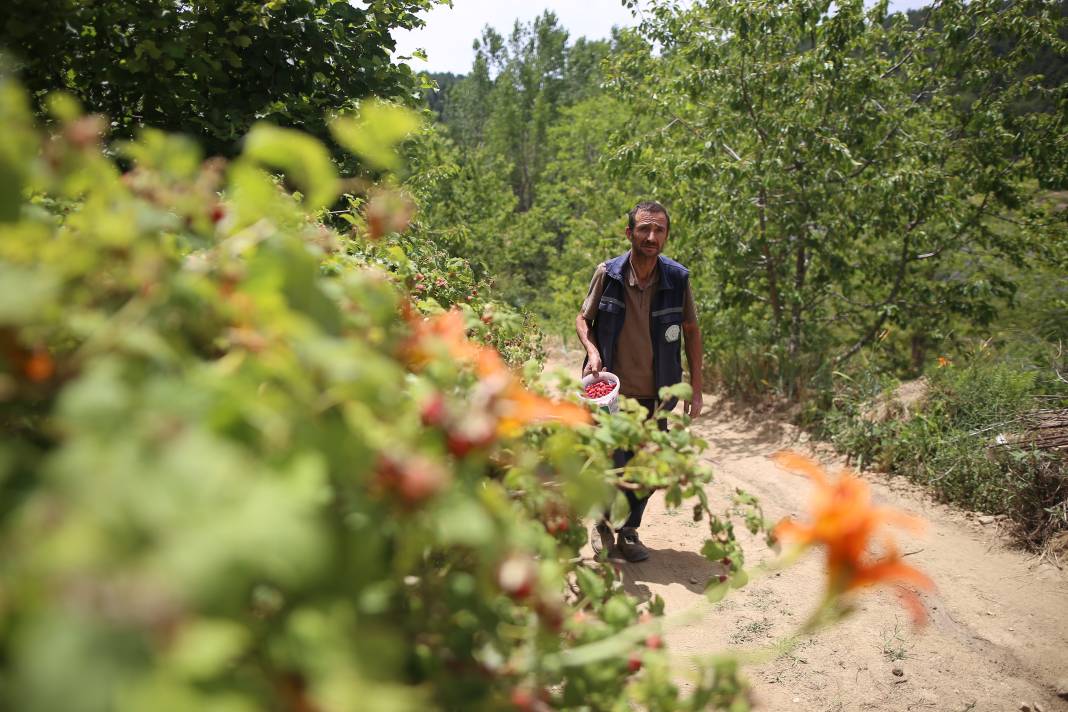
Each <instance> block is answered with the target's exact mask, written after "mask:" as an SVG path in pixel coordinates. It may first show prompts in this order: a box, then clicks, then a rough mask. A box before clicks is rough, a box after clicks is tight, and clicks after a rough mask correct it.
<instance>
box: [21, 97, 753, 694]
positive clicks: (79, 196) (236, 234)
mask: <svg viewBox="0 0 1068 712" xmlns="http://www.w3.org/2000/svg"><path fill="white" fill-rule="evenodd" d="M52 106H53V110H54V111H55V113H56V116H57V120H58V121H59V131H58V133H57V134H56V135H55V136H52V137H41V136H39V135H38V133H37V131H36V130H35V128H34V127H33V125H32V122H31V119H30V112H29V108H28V103H27V101H26V97H25V96H24V95H23V94H22V92H21V91H20V90H19V89H18V88H17V87H16V86H14V85H13V84H12V83H11V82H10V81H7V80H0V117H2V118H3V123H4V126H5V131H4V132H3V133H2V134H0V175H3V176H5V180H6V181H7V183H6V184H7V185H10V186H11V189H9V190H6V191H5V192H4V195H3V199H4V200H3V201H2V202H0V279H2V280H3V283H4V286H5V289H4V291H3V293H2V295H0V428H2V430H3V432H4V435H5V437H4V439H3V440H2V441H0V542H3V544H2V545H0V546H2V549H3V553H2V556H0V659H3V660H4V661H5V665H4V670H3V673H2V683H0V706H2V707H4V708H5V709H19V710H26V711H28V712H34V711H36V710H53V709H66V710H71V711H72V712H81V711H83V710H84V711H86V712H89V711H95V710H112V709H119V710H123V709H130V710H142V709H169V710H199V709H208V708H210V709H221V710H234V711H238V710H252V709H279V710H299V709H312V708H315V709H324V710H346V709H407V708H412V707H416V706H420V707H423V706H431V707H442V708H461V707H463V708H506V707H509V706H513V707H516V708H520V709H538V708H539V706H540V708H544V705H546V704H551V705H553V706H557V705H564V706H580V705H586V706H589V707H594V708H599V709H605V708H613V707H615V708H618V707H620V706H625V705H626V704H628V703H627V702H625V700H627V699H638V700H645V701H646V702H647V703H650V704H652V702H651V701H655V706H656V708H657V709H665V710H668V709H680V708H685V707H686V706H687V705H690V706H697V705H702V706H703V705H704V704H705V702H704V700H713V699H714V701H715V704H716V705H718V706H720V707H723V708H728V707H729V708H731V709H735V710H740V709H745V708H746V706H747V702H746V697H745V687H744V684H742V683H741V682H740V680H739V678H738V676H737V665H736V664H734V663H733V662H723V661H721V660H717V661H714V662H708V663H702V664H701V665H700V666H699V667H700V673H701V678H700V679H701V681H700V683H699V684H698V685H697V687H696V688H695V691H694V693H693V694H694V696H693V698H687V699H682V698H681V697H680V693H679V691H678V688H677V687H676V686H675V685H674V684H673V683H672V681H671V679H670V676H669V675H668V674H666V670H667V666H666V657H665V653H664V652H663V651H662V650H660V649H659V646H656V647H655V648H654V647H653V646H642V645H641V641H643V640H646V638H647V637H648V636H649V635H650V634H653V633H656V632H657V631H659V630H660V627H661V626H660V623H658V622H657V620H656V619H655V618H654V619H649V620H643V621H642V622H640V623H639V602H638V601H636V600H635V599H633V598H631V597H629V596H627V595H626V594H625V593H624V592H623V591H622V583H621V581H620V580H619V577H618V576H617V575H616V573H615V571H614V570H613V569H612V567H609V566H604V565H603V562H598V561H588V560H583V559H582V558H581V557H579V556H578V549H579V547H581V546H582V545H583V544H584V542H585V539H586V535H585V532H584V529H583V528H582V527H581V526H580V524H579V521H580V520H579V517H580V516H581V515H583V514H585V513H587V512H588V511H590V510H591V509H592V510H595V511H596V510H599V509H600V508H602V507H604V506H605V505H606V504H607V503H608V502H610V501H611V500H612V498H613V492H615V488H614V487H613V485H615V484H616V483H617V482H618V477H619V476H620V475H621V476H622V477H623V478H624V481H625V482H628V483H630V485H631V486H633V487H638V488H652V487H661V488H664V489H665V490H666V496H667V501H668V503H669V505H670V506H673V507H678V506H681V505H682V504H683V503H684V502H685V501H687V500H692V501H694V509H695V515H699V516H700V517H701V518H703V519H704V520H705V521H706V522H707V523H708V526H709V543H708V545H707V546H706V549H705V551H706V554H707V555H709V556H713V557H715V558H716V559H717V560H720V559H723V558H724V557H729V562H730V563H729V564H725V565H724V564H721V565H723V566H725V567H726V568H725V570H726V572H727V573H729V574H730V576H731V577H730V578H729V579H728V576H727V574H726V573H725V574H721V575H720V576H721V578H722V579H723V581H722V582H721V583H717V584H716V586H715V589H714V590H717V591H719V595H722V594H723V593H724V592H725V591H726V589H727V588H728V587H730V586H732V585H735V586H738V585H742V584H744V582H745V580H746V576H745V572H744V570H743V566H744V556H743V552H742V551H741V549H740V548H739V546H738V544H737V543H736V541H735V538H734V533H733V532H734V530H733V524H732V520H731V518H730V516H729V514H730V513H731V512H734V511H735V510H737V511H740V512H742V513H744V514H746V515H747V516H746V526H748V527H750V528H752V529H753V530H754V531H756V530H758V529H759V528H760V527H762V526H763V518H762V517H761V516H760V513H759V508H758V507H757V506H756V504H755V502H754V501H753V500H752V499H751V498H747V497H742V496H739V499H738V500H737V501H733V502H729V503H726V504H724V505H723V507H722V509H723V510H724V512H723V513H722V514H719V513H717V512H713V505H712V504H711V503H710V502H708V501H707V499H706V495H705V490H704V486H705V485H706V484H707V482H708V480H709V477H710V473H709V471H708V470H707V469H706V468H705V467H704V466H703V465H701V464H700V463H699V462H698V458H697V456H698V454H699V453H700V450H701V448H702V447H703V445H704V443H703V442H702V441H699V440H697V439H695V438H693V437H692V436H691V435H690V434H689V432H688V431H687V430H686V429H685V428H681V427H676V428H675V429H674V430H672V431H670V432H667V433H661V432H660V431H659V430H657V429H656V427H655V424H654V423H644V422H643V417H642V416H643V414H644V413H643V412H642V411H641V409H640V408H638V407H637V406H636V404H634V403H626V404H624V409H623V412H622V413H621V414H618V415H612V416H609V415H607V414H601V415H597V416H596V417H594V416H592V415H591V414H590V413H589V412H588V411H587V410H586V409H584V408H582V407H580V406H578V405H576V404H574V403H566V402H557V401H554V400H551V399H549V398H547V397H546V396H544V395H543V394H542V393H541V391H540V387H539V386H538V385H537V384H535V383H533V382H529V383H526V384H524V383H523V382H522V380H521V378H520V376H519V375H518V374H517V373H515V372H513V371H512V370H511V369H509V368H507V367H506V366H505V364H504V361H503V359H502V358H501V357H500V356H499V355H498V352H497V351H496V350H493V349H490V348H487V347H486V346H484V345H482V343H480V340H481V342H484V343H490V344H495V345H497V346H500V347H501V348H502V351H504V353H505V354H509V351H510V350H511V353H510V357H511V359H512V360H513V361H521V360H525V359H526V357H527V356H528V355H530V354H531V353H532V348H534V342H531V341H530V340H529V338H528V337H527V336H526V334H525V333H524V332H525V331H526V329H527V326H526V324H525V323H524V322H523V321H522V319H521V318H520V317H518V316H512V315H506V318H505V317H502V319H501V320H499V321H498V319H497V318H496V316H494V315H495V314H496V313H497V312H496V311H493V310H494V309H495V307H494V306H493V305H491V304H489V303H487V302H484V301H482V300H481V295H478V296H476V295H474V290H475V289H477V287H475V286H474V284H475V283H474V282H473V281H471V280H472V279H473V278H472V277H471V276H470V275H469V274H468V273H467V271H466V269H465V267H464V265H463V263H460V262H451V261H445V262H441V261H440V260H439V257H440V255H438V253H436V252H435V251H434V250H433V249H430V248H424V247H422V246H419V245H416V244H411V243H409V242H406V241H405V239H404V237H403V235H401V234H400V233H402V232H403V228H404V222H405V219H404V217H403V212H404V211H403V210H400V209H397V208H390V209H388V210H385V211H384V212H378V213H375V212H374V210H373V208H372V205H371V204H370V203H369V204H367V205H365V206H363V208H362V211H361V213H360V214H358V215H352V214H349V216H348V217H349V219H348V220H346V221H344V222H345V223H346V229H350V226H349V225H348V223H351V229H350V231H349V232H348V233H345V234H342V233H340V232H338V231H336V230H334V229H331V228H329V227H327V226H326V225H324V224H323V223H321V222H319V221H317V220H316V219H314V218H313V217H312V216H314V215H315V214H318V213H320V212H321V211H322V210H323V209H324V208H325V207H327V206H330V205H332V204H333V202H334V200H335V198H336V196H337V193H338V187H339V181H338V180H337V176H336V174H335V173H334V169H333V166H332V164H331V162H330V161H329V160H328V157H327V153H326V149H325V148H324V147H323V146H322V145H321V144H319V143H318V142H316V141H314V140H312V139H310V138H309V137H307V136H304V135H302V134H299V133H297V132H292V131H287V130H282V129H278V128H275V127H271V126H269V125H265V124H258V125H256V126H255V127H253V129H252V132H251V133H250V135H249V136H248V137H247V139H246V140H245V142H244V146H245V152H244V154H243V155H242V156H241V157H240V158H239V159H237V160H236V161H234V162H233V163H230V164H224V163H221V162H218V161H208V162H202V161H201V159H200V156H199V154H198V151H197V149H196V147H195V146H194V145H192V144H191V143H190V142H189V141H188V140H185V139H181V138H177V137H173V136H168V135H165V134H162V133H157V132H145V133H144V134H143V135H142V137H141V138H140V139H139V140H138V141H137V142H134V143H129V144H124V145H119V146H116V147H115V148H116V150H118V151H119V152H121V153H122V155H124V156H125V157H126V159H127V160H129V161H130V164H131V165H132V168H131V169H130V170H129V171H127V172H125V173H123V172H120V170H119V169H118V168H117V167H116V165H115V163H114V162H113V161H112V160H111V159H110V158H109V157H108V156H106V155H105V153H104V152H103V151H102V146H101V135H100V133H101V132H100V128H101V126H102V125H103V122H102V121H101V120H100V119H98V118H96V117H82V116H80V115H78V113H77V111H76V109H75V107H74V106H73V105H72V104H71V102H70V101H69V100H65V99H63V98H58V99H55V100H53V102H52ZM346 128H351V127H346ZM371 128H374V127H371ZM377 128H379V129H383V127H381V126H379V127H377ZM387 128H388V127H387ZM383 133H388V131H385V130H384V129H383V131H381V132H379V133H378V134H376V133H375V132H374V131H371V132H370V135H372V136H374V135H382V134H383ZM339 138H341V139H344V138H351V132H349V131H347V130H346V131H339ZM350 143H352V144H353V145H354V147H355V148H361V147H362V146H363V144H361V143H360V142H350ZM374 149H375V150H376V151H378V152H381V151H382V150H385V151H388V150H389V146H388V145H385V146H383V145H376V146H374ZM364 158H367V157H366V156H364ZM274 170H277V171H280V172H282V173H284V174H285V179H284V180H280V179H279V178H278V176H276V175H274V174H272V172H271V171H274ZM283 186H290V187H292V188H297V189H299V192H295V193H291V192H288V191H287V190H285V189H283ZM381 199H382V200H385V201H393V203H392V204H393V205H395V206H396V205H400V204H402V203H403V201H402V200H401V199H400V198H398V197H397V196H396V195H393V196H392V197H388V198H386V197H383V198H381ZM372 200H374V198H372ZM375 220H379V222H378V223H376V222H375ZM385 228H389V229H385ZM391 233H396V234H391ZM373 238H377V239H378V240H379V241H378V242H373ZM420 273H422V274H424V279H423V281H424V282H425V281H426V280H427V279H433V280H435V282H434V284H435V286H434V288H433V290H432V291H433V293H432V294H431V295H430V296H419V295H418V292H417V290H415V288H414V287H415V283H416V282H418V275H419V274H420ZM439 278H442V279H444V280H445V283H444V284H443V285H437V283H436V280H437V279H439ZM409 287H410V288H411V289H412V292H411V293H409V292H408V288H409ZM468 296H470V297H472V299H471V302H470V303H468V301H467V298H468ZM461 297H462V298H461ZM458 299H459V300H460V306H459V307H457V308H453V309H451V310H449V311H446V309H448V308H449V307H452V306H453V304H452V302H455V301H457V300H458ZM501 313H502V314H504V312H501ZM487 316H489V317H490V318H488V319H487ZM680 388H681V389H682V391H684V390H685V387H680ZM682 391H680V392H679V394H682ZM671 418H672V420H673V421H674V422H675V425H676V426H679V425H682V424H683V422H684V416H677V415H674V416H671ZM552 420H556V421H564V423H563V424H561V423H559V422H558V423H555V424H554V423H551V422H546V421H552ZM568 426H570V427H568ZM639 443H640V444H642V447H641V451H640V453H639V454H638V455H637V456H636V457H635V458H634V460H633V462H632V465H631V466H628V468H627V469H626V470H625V471H624V472H622V473H616V472H614V471H613V470H612V469H611V467H610V465H609V463H610V456H611V453H612V451H613V450H614V449H615V448H617V447H626V448H632V449H633V448H635V447H636V446H637V445H638V444H639ZM717 509H719V507H717ZM565 592H570V593H568V594H567V595H565ZM641 608H642V609H643V611H644V612H645V613H648V614H652V615H654V616H660V615H661V614H662V613H663V603H662V602H661V601H659V600H657V599H654V600H652V601H651V602H649V603H648V604H641ZM642 665H644V666H645V667H646V669H647V670H648V672H647V673H645V674H639V675H637V676H633V677H632V676H631V673H632V672H633V670H634V669H635V668H636V667H641V666H642Z"/></svg>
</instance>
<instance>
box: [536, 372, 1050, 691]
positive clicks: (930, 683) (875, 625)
mask: <svg viewBox="0 0 1068 712" xmlns="http://www.w3.org/2000/svg"><path fill="white" fill-rule="evenodd" d="M576 363H578V360H577V359H575V358H574V357H573V354H565V353H561V352H557V353H554V354H553V358H552V360H551V363H550V365H551V366H561V367H568V368H574V367H575V364H576ZM705 403H706V406H705V415H704V416H703V417H702V418H701V419H700V420H698V421H697V422H696V423H695V424H694V427H695V428H696V431H697V432H698V433H699V434H700V435H701V436H702V437H704V438H705V439H706V440H708V442H709V443H710V446H711V447H710V448H709V451H708V454H707V456H708V458H709V460H710V461H711V462H712V463H713V465H714V467H715V471H716V482H715V483H714V484H713V485H712V486H711V488H710V490H709V492H710V495H711V498H712V502H713V503H719V504H720V505H721V507H724V508H725V507H726V506H727V505H728V502H729V498H730V495H731V493H732V492H733V491H734V489H735V488H737V487H740V488H742V489H745V490H746V491H748V492H750V493H751V494H754V495H756V496H757V497H759V498H760V502H761V505H762V506H763V508H764V512H765V514H766V515H767V516H768V517H769V518H770V519H772V520H777V519H779V518H781V517H783V516H787V515H791V514H793V515H800V516H803V515H804V512H805V510H806V505H807V501H808V495H809V484H808V481H807V480H806V478H805V477H803V476H801V475H795V474H792V473H789V472H786V471H785V470H783V469H781V468H780V467H779V466H778V465H776V464H775V463H774V462H772V461H771V460H769V459H768V456H769V455H770V454H772V453H774V452H776V451H778V450H781V449H783V448H792V449H797V450H801V451H805V450H806V446H805V445H804V444H802V443H800V442H799V441H800V440H803V439H804V438H803V436H800V437H799V434H798V432H797V430H796V429H794V428H792V427H791V426H789V425H785V424H781V423H778V422H775V421H774V420H771V419H768V418H766V417H761V416H760V415H759V414H753V413H736V412H732V410H731V408H730V405H729V404H728V403H726V402H725V401H723V400H720V399H717V398H715V397H713V396H708V395H706V396H705ZM808 452H810V453H812V450H808ZM814 454H815V455H816V456H817V457H820V459H822V460H823V461H824V462H826V463H828V464H829V465H831V466H832V469H833V468H835V467H836V466H837V465H839V464H841V461H840V459H839V458H837V457H836V456H835V454H834V453H833V452H832V451H829V450H827V449H825V448H824V449H821V450H820V451H819V452H816V453H814ZM865 477H866V478H867V479H868V480H869V481H870V482H871V485H872V491H873V495H874V497H875V500H876V502H877V503H878V504H883V505H889V506H893V507H896V508H898V509H901V510H903V511H906V512H910V513H912V514H914V515H917V516H919V517H921V518H923V519H925V520H927V522H928V523H929V525H928V527H927V529H926V531H925V532H924V533H923V534H922V535H920V536H911V535H908V534H907V533H905V532H894V534H895V536H896V538H897V541H898V542H899V545H900V546H901V548H902V551H903V552H905V553H906V554H907V555H908V560H909V562H910V563H911V564H913V565H915V566H916V567H918V568H920V569H921V570H923V571H924V572H926V573H927V574H928V575H929V576H931V578H933V579H934V581H935V583H936V585H937V586H938V592H937V593H936V594H935V595H930V596H925V597H924V602H925V604H926V606H927V609H928V612H929V615H930V623H929V624H928V626H927V627H926V628H924V629H923V630H920V631H914V630H913V629H912V628H911V626H910V623H909V619H908V615H907V614H906V612H905V610H904V609H903V608H902V606H901V605H900V604H899V602H898V601H897V600H896V596H895V594H894V593H893V592H892V591H889V590H887V591H875V592H870V593H867V594H866V595H864V596H863V597H862V598H861V599H860V605H859V607H858V610H857V611H856V613H854V614H853V615H852V616H851V617H850V618H849V619H848V620H846V621H845V622H844V623H842V624H840V625H838V626H836V627H834V628H832V629H831V630H829V631H825V632H823V633H821V634H819V635H818V636H816V637H814V638H812V639H810V640H807V641H806V642H804V643H802V644H801V645H800V646H799V647H798V648H796V649H794V650H793V651H792V652H791V653H789V654H787V655H784V656H781V657H779V658H777V659H774V660H772V661H771V662H767V663H764V664H762V665H758V666H755V667H750V668H749V669H748V677H749V680H750V682H751V683H752V686H753V689H754V694H755V698H756V701H757V705H758V709H761V710H886V711H890V710H895V711H896V710H956V711H965V710H974V711H975V712H983V711H986V710H991V711H994V710H997V711H1002V710H1019V709H1022V708H1023V705H1027V706H1028V708H1029V709H1031V710H1046V711H1051V710H1066V711H1068V700H1066V699H1064V698H1062V697H1059V696H1058V691H1061V692H1066V693H1068V689H1066V686H1068V575H1066V573H1065V572H1064V571H1063V570H1061V569H1059V568H1058V567H1057V566H1055V565H1053V564H1052V563H1050V562H1048V561H1041V560H1038V559H1036V558H1034V557H1031V556H1029V555H1028V554H1026V553H1025V552H1021V551H1018V550H1015V549H1013V548H1012V547H1011V546H1010V544H1009V543H1008V542H1007V541H1005V540H1004V539H1003V537H1002V536H1001V534H1000V532H999V531H998V526H997V523H996V522H991V523H988V524H985V525H984V524H982V523H981V522H980V520H979V519H978V518H977V517H975V516H974V515H972V514H971V513H968V512H962V511H960V510H957V509H954V508H951V507H948V506H945V505H941V504H938V503H935V502H933V501H932V500H931V499H930V498H929V497H928V496H926V495H925V494H924V493H923V492H922V491H920V490H919V489H917V488H916V487H914V486H912V485H910V484H908V483H907V482H905V481H903V480H901V479H888V478H885V477H882V476H880V475H875V474H870V473H865ZM983 521H987V518H984V519H983ZM705 531H706V530H705V529H704V525H703V524H697V523H694V522H693V521H691V518H690V516H689V515H688V513H687V512H685V511H679V512H668V511H665V508H664V503H663V497H662V495H655V496H654V498H653V501H652V502H651V503H650V505H649V509H648V510H647V514H646V517H645V521H644V523H643V525H642V528H641V536H642V539H643V541H645V542H646V544H647V545H649V546H650V547H651V548H652V549H653V550H654V553H653V556H652V557H651V558H650V559H649V560H648V561H646V562H642V563H640V564H624V565H623V566H622V571H623V576H624V581H625V584H626V587H627V590H628V591H629V592H630V593H632V594H634V595H638V596H642V597H647V596H650V595H652V594H659V595H660V596H662V597H663V598H664V600H665V601H666V602H667V607H668V610H669V611H680V610H683V609H686V608H689V607H691V606H693V605H699V604H700V603H701V600H702V595H701V591H702V587H703V586H702V582H703V581H705V580H707V578H708V574H709V573H710V572H711V571H712V567H713V565H712V564H710V563H709V562H707V561H706V560H705V559H704V558H703V557H702V556H701V555H700V554H699V551H700V546H701V543H702V542H703V533H704V532H705ZM745 543H746V551H747V555H748V556H749V563H750V564H752V563H756V562H759V561H761V560H764V559H766V558H769V557H771V556H772V554H771V552H769V551H768V550H767V548H766V547H765V546H764V544H763V542H762V541H761V540H758V539H755V538H754V539H751V540H747V541H745ZM823 576H824V572H823V568H822V560H821V556H820V555H819V554H818V553H813V554H811V555H809V556H808V557H807V558H806V559H804V560H803V561H801V562H800V563H799V564H798V565H796V566H794V567H792V568H790V569H788V570H786V571H783V572H781V573H779V574H777V575H773V576H770V577H766V578H763V579H760V580H756V581H754V582H752V583H751V584H750V585H749V586H747V587H745V588H743V589H741V590H739V591H735V592H733V593H731V594H730V595H729V596H728V597H727V598H726V599H725V600H724V601H722V602H721V603H719V604H716V605H715V606H710V605H707V604H706V606H705V609H704V610H706V611H707V613H706V614H705V615H704V617H703V619H702V620H701V621H700V622H698V623H695V624H692V625H689V626H686V627H684V628H681V629H676V630H673V631H671V632H670V633H669V634H668V635H667V642H668V645H669V649H670V650H671V651H672V654H673V655H675V656H677V657H678V667H679V669H680V675H679V678H680V681H682V680H685V678H686V675H685V670H686V669H687V667H688V662H687V661H688V660H689V658H690V657H691V655H692V654H706V653H714V652H717V651H722V650H724V649H726V648H735V649H756V648H763V647H766V646H768V645H770V644H772V643H774V642H775V641H776V640H777V639H778V638H780V637H782V636H784V635H788V634H790V633H791V632H792V631H793V630H794V629H795V628H796V627H797V625H799V624H800V623H801V622H802V621H803V620H804V619H805V618H806V617H807V614H808V613H809V612H810V611H811V609H812V608H813V607H814V606H815V605H816V603H817V601H818V599H819V596H820V592H821V590H822V587H823ZM684 684H685V683H684Z"/></svg>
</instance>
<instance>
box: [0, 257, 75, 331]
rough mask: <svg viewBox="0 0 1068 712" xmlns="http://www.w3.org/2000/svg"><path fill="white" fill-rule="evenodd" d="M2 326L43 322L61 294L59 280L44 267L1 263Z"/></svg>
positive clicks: (0, 296)
mask: <svg viewBox="0 0 1068 712" xmlns="http://www.w3.org/2000/svg"><path fill="white" fill-rule="evenodd" d="M0 284H3V285H4V288H3V289H2V290H0V324H10V325H15V324H25V323H29V322H31V321H34V320H37V319H40V318H42V317H43V316H44V314H45V312H46V311H47V309H48V307H49V306H50V305H51V304H53V303H54V302H55V300H56V299H57V298H58V294H59V287H60V283H59V279H57V278H56V276H55V275H53V274H51V273H49V272H47V271H45V270H44V269H42V268H39V269H28V268H25V267H16V266H14V265H11V264H4V263H0Z"/></svg>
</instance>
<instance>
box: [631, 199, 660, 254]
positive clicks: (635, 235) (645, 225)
mask: <svg viewBox="0 0 1068 712" xmlns="http://www.w3.org/2000/svg"><path fill="white" fill-rule="evenodd" d="M627 239H629V240H630V246H631V251H632V252H633V253H634V254H635V255H641V256H643V257H656V256H657V255H659V254H660V253H661V252H662V251H663V249H664V244H665V243H667V239H668V222H667V215H664V213H652V212H649V211H646V210H639V211H638V214H637V215H635V216H634V229H633V230H632V229H631V228H630V227H628V228H627Z"/></svg>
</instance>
